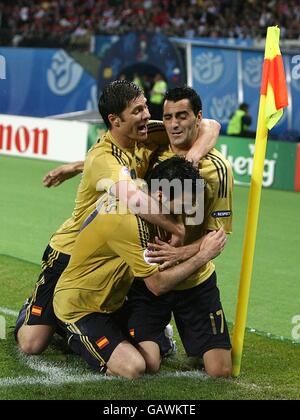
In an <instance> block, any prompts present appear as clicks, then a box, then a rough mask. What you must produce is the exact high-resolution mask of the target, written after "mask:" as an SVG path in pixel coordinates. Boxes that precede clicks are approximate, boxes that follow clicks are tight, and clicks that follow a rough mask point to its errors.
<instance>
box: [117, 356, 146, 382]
mask: <svg viewBox="0 0 300 420" xmlns="http://www.w3.org/2000/svg"><path fill="white" fill-rule="evenodd" d="M145 371H146V362H145V360H144V359H143V358H139V359H137V360H135V361H134V363H130V364H129V365H128V366H127V367H126V369H124V371H123V374H122V376H124V377H125V378H128V379H138V378H140V377H141V376H143V375H144V373H145Z"/></svg>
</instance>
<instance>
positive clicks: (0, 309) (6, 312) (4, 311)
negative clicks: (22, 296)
mask: <svg viewBox="0 0 300 420" xmlns="http://www.w3.org/2000/svg"><path fill="white" fill-rule="evenodd" d="M0 313H1V314H4V315H10V316H18V315H19V312H17V311H13V310H12V309H8V308H3V307H2V306H0Z"/></svg>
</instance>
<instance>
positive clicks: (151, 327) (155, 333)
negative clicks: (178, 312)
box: [124, 279, 172, 356]
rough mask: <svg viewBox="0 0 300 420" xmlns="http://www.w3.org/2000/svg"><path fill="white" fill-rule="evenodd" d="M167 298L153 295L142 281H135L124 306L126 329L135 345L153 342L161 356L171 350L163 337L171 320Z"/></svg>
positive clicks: (169, 303) (167, 341) (169, 302)
mask: <svg viewBox="0 0 300 420" xmlns="http://www.w3.org/2000/svg"><path fill="white" fill-rule="evenodd" d="M169 298H170V296H169V294H166V295H163V296H155V295H153V294H152V293H151V292H150V291H149V289H148V288H147V286H146V285H145V283H144V281H143V280H142V279H135V280H134V282H133V284H132V286H131V288H130V290H129V293H128V295H127V301H126V302H125V305H124V307H125V308H126V318H127V328H128V330H129V332H130V334H131V337H132V338H133V340H134V342H135V344H136V345H137V344H139V343H141V342H143V341H153V342H155V343H156V344H157V345H158V346H159V349H160V354H161V356H164V355H165V354H166V353H168V352H169V350H170V349H171V346H170V340H168V339H167V338H166V336H165V328H166V326H167V325H168V324H169V323H170V321H171V318H172V311H171V309H170V307H171V299H169Z"/></svg>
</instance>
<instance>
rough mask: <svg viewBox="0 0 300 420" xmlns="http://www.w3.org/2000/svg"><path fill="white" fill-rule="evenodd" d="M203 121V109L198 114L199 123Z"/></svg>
mask: <svg viewBox="0 0 300 420" xmlns="http://www.w3.org/2000/svg"><path fill="white" fill-rule="evenodd" d="M201 121H202V111H199V112H198V114H197V124H200V123H201Z"/></svg>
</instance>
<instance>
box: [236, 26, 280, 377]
mask: <svg viewBox="0 0 300 420" xmlns="http://www.w3.org/2000/svg"><path fill="white" fill-rule="evenodd" d="M279 38H280V29H279V28H278V27H275V26H272V27H269V28H268V31H267V39H266V47H265V61H264V66H263V76H262V84H261V91H260V104H259V112H258V120H257V130H256V140H255V153H254V163H253V172H252V176H251V186H250V193H249V203H248V215H247V221H246V229H245V237H244V247H243V257H242V266H241V277H240V286H239V294H238V302H237V309H236V318H235V324H234V331H233V339H232V363H233V370H232V376H233V377H237V376H239V374H240V370H241V361H242V353H243V346H244V336H245V328H246V321H247V312H248V303H249V293H250V284H251V277H252V269H253V258H254V250H255V242H256V232H257V224H258V216H259V207H260V197H261V188H262V180H263V171H264V161H265V156H266V147H267V139H268V130H270V129H271V128H273V127H274V125H275V124H277V122H278V121H279V120H280V118H281V117H282V115H283V108H284V107H286V106H288V92H287V86H286V79H285V73H284V66H283V61H282V57H281V53H280V49H279Z"/></svg>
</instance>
